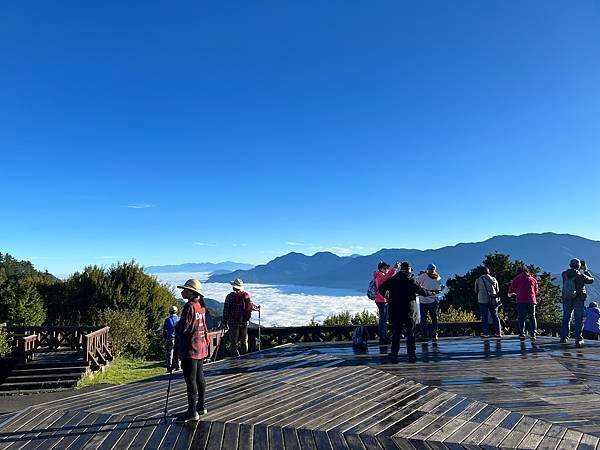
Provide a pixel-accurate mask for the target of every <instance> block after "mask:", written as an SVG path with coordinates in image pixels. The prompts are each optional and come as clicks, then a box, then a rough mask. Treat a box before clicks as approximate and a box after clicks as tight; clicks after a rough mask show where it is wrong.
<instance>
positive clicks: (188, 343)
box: [163, 259, 600, 423]
mask: <svg viewBox="0 0 600 450" xmlns="http://www.w3.org/2000/svg"><path fill="white" fill-rule="evenodd" d="M482 272H483V274H482V275H481V276H479V277H478V278H477V279H476V280H475V285H474V291H475V294H476V295H477V302H478V304H479V314H480V317H481V337H482V338H486V339H487V338H489V337H490V334H489V331H490V324H491V325H492V326H493V328H494V331H495V335H494V336H495V337H496V338H501V337H502V326H501V322H500V318H499V315H498V308H499V307H500V305H501V299H500V287H499V284H498V280H497V279H496V278H494V276H493V275H492V274H491V273H490V269H489V268H487V267H483V268H482ZM562 282H563V285H562V293H561V297H562V305H563V317H562V325H561V331H560V342H561V343H567V342H568V338H569V335H570V331H571V330H570V323H571V317H572V316H573V315H574V319H575V327H574V330H573V335H574V339H575V344H576V346H577V347H582V346H583V343H584V340H583V338H584V337H585V338H586V339H598V336H599V335H600V308H599V307H598V304H597V303H595V302H591V303H590V304H589V306H588V307H587V309H586V308H585V301H586V299H587V292H586V285H587V284H590V283H593V282H594V278H593V277H592V275H591V273H590V272H589V270H588V268H587V266H586V264H585V261H580V260H579V259H572V260H571V262H570V264H569V268H568V269H567V270H565V271H564V272H563V273H562ZM231 286H232V292H230V293H229V294H228V295H227V297H226V298H225V304H224V307H223V326H224V330H225V331H227V336H228V341H229V346H230V350H229V354H230V355H231V356H239V355H240V354H245V353H246V352H247V351H248V323H249V321H250V317H251V314H252V312H253V311H260V306H258V305H255V304H254V303H253V302H252V300H251V298H250V295H249V294H248V293H247V292H246V291H245V290H244V283H243V281H242V280H240V279H239V278H237V279H235V280H234V281H232V282H231ZM177 287H178V288H179V289H182V292H181V296H182V297H183V299H184V300H187V302H186V303H185V305H184V307H183V309H182V311H181V316H178V315H177V312H178V310H177V307H176V306H172V307H171V308H170V309H169V317H168V318H167V319H166V320H165V322H164V327H163V336H164V338H165V348H166V361H167V370H168V371H169V372H170V373H172V371H174V370H179V361H181V370H182V371H183V376H184V379H185V383H186V390H187V399H188V408H187V411H186V412H185V413H184V414H182V415H181V416H180V417H179V418H178V421H179V422H182V423H186V422H191V421H197V420H199V418H200V416H201V415H203V414H206V404H205V381H204V373H203V361H204V359H205V358H207V357H208V353H209V347H210V342H209V333H208V326H207V324H206V312H207V309H206V304H205V302H204V295H203V293H202V285H201V283H200V281H198V280H194V279H191V280H187V281H186V282H185V284H183V285H180V286H177ZM444 289H445V286H444V285H443V284H442V277H441V276H440V275H439V274H438V272H437V267H436V266H435V264H429V265H428V266H427V268H426V270H424V271H422V272H421V273H419V274H418V275H417V276H416V277H414V276H413V274H412V267H411V265H410V263H408V262H406V261H405V262H402V263H399V262H397V263H396V264H394V265H393V266H390V265H389V264H387V263H386V262H384V261H381V262H380V263H379V264H378V266H377V271H375V272H374V273H373V281H372V282H371V285H370V286H369V294H368V295H369V297H370V298H373V299H374V300H375V304H376V305H377V308H378V311H379V325H378V332H379V339H380V345H382V346H383V345H388V344H389V343H390V342H389V339H388V333H387V329H388V322H389V324H390V325H391V348H390V359H391V361H392V362H395V361H397V359H398V353H399V350H400V337H401V336H402V335H404V336H405V338H406V351H407V354H408V360H409V362H411V363H414V362H416V360H417V357H416V337H415V330H416V326H417V305H418V309H419V313H420V328H421V339H422V341H424V342H428V341H429V339H431V341H432V344H433V345H437V341H438V305H439V294H440V293H441V292H442V291H443V290H444ZM371 291H373V292H371ZM538 291H539V286H538V281H537V280H536V279H535V277H534V276H532V275H531V274H530V273H529V270H528V269H527V268H526V267H520V268H519V269H518V271H517V274H516V276H515V277H514V278H513V280H512V281H511V283H510V286H509V287H508V296H509V297H511V298H514V299H515V301H516V304H517V312H518V332H519V338H520V339H521V340H524V339H525V331H526V330H525V326H526V323H529V326H528V329H527V331H528V332H529V337H530V339H531V340H535V339H536V329H537V322H536V313H535V308H536V305H537V295H538ZM417 297H418V302H417ZM584 317H585V323H584ZM428 318H429V319H431V324H429V323H428V320H427V319H428Z"/></svg>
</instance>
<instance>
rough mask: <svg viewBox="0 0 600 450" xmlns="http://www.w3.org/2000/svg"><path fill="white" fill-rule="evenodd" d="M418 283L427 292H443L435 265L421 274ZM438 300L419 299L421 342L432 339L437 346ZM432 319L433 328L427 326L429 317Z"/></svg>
mask: <svg viewBox="0 0 600 450" xmlns="http://www.w3.org/2000/svg"><path fill="white" fill-rule="evenodd" d="M416 282H417V284H418V285H419V286H421V287H422V288H423V289H425V290H427V291H434V292H438V293H439V292H441V291H442V277H440V275H439V274H438V273H437V267H436V266H435V264H429V265H428V266H427V271H426V272H424V273H422V274H420V275H419V276H418V277H417V279H416ZM437 310H438V298H437V295H432V296H430V297H423V296H420V297H419V312H420V313H421V340H422V341H423V342H427V341H428V338H429V337H431V341H432V342H433V343H434V344H436V343H437V339H438V334H437V330H438V319H437ZM428 315H429V317H431V327H429V326H428V324H427V316H428Z"/></svg>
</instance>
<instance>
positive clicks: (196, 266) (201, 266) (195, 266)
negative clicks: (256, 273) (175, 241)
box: [144, 261, 255, 274]
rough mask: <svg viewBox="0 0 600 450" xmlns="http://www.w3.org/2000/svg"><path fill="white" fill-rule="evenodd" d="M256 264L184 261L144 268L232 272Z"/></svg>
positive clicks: (169, 270) (249, 267)
mask: <svg viewBox="0 0 600 450" xmlns="http://www.w3.org/2000/svg"><path fill="white" fill-rule="evenodd" d="M254 267H255V266H253V265H252V264H245V263H238V262H234V261H223V262H219V263H183V264H168V265H164V266H148V267H145V268H144V271H145V272H146V273H151V274H155V273H178V272H215V271H218V270H225V271H227V272H232V271H234V270H250V269H253V268H254Z"/></svg>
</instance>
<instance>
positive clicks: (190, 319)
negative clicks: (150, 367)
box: [175, 279, 209, 423]
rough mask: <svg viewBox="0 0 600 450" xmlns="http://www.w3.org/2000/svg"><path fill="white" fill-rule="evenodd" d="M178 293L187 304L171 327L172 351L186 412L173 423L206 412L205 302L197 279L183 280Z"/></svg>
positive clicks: (187, 419)
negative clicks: (176, 359)
mask: <svg viewBox="0 0 600 450" xmlns="http://www.w3.org/2000/svg"><path fill="white" fill-rule="evenodd" d="M177 288H179V289H183V291H182V292H181V296H182V297H183V298H184V300H187V303H186V304H185V306H184V307H183V310H182V311H181V317H180V319H179V322H177V325H176V326H175V349H176V351H175V353H176V354H177V356H178V357H179V359H180V360H181V369H182V371H183V377H184V379H185V384H186V389H187V400H188V409H187V412H185V413H184V414H182V415H180V416H179V417H178V418H177V422H180V423H187V422H194V421H197V420H199V419H200V416H201V415H203V414H206V412H207V411H206V405H205V403H204V393H205V391H206V383H205V381H204V372H203V367H202V361H203V359H204V358H206V357H207V356H208V347H209V338H208V327H207V326H206V305H205V303H204V296H203V295H202V285H201V284H200V281H198V280H193V279H192V280H187V281H186V282H185V284H184V285H182V286H177Z"/></svg>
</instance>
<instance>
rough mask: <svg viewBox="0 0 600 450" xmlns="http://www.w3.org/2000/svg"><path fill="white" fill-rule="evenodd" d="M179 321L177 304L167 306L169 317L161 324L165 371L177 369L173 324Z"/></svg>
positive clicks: (177, 361)
mask: <svg viewBox="0 0 600 450" xmlns="http://www.w3.org/2000/svg"><path fill="white" fill-rule="evenodd" d="M177 322H179V316H178V315H177V306H175V305H173V306H171V307H170V308H169V317H167V318H166V319H165V323H164V324H163V338H164V339H165V360H166V365H167V372H170V371H171V370H179V360H177V359H176V358H175V357H174V356H175V355H174V354H173V349H174V347H175V325H177Z"/></svg>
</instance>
